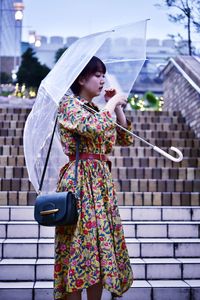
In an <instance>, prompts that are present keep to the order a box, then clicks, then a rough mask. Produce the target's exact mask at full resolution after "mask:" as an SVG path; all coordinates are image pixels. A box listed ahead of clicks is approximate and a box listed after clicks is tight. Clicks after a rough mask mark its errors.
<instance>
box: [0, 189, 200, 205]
mask: <svg viewBox="0 0 200 300" xmlns="http://www.w3.org/2000/svg"><path fill="white" fill-rule="evenodd" d="M36 197H37V194H36V192H35V191H0V199H1V201H0V206H3V205H20V206H23V205H34V203H35V199H36ZM117 198H118V204H119V205H124V206H128V205H134V206H136V205H139V206H142V205H145V206H148V205H152V206H157V205H161V206H177V205H181V206H185V205H188V206H191V205H197V206H198V205H200V193H199V192H117Z"/></svg>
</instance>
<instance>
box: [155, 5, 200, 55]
mask: <svg viewBox="0 0 200 300" xmlns="http://www.w3.org/2000/svg"><path fill="white" fill-rule="evenodd" d="M156 6H157V7H159V8H168V9H169V8H171V9H174V10H175V11H176V12H174V13H173V14H168V17H169V21H171V22H173V23H179V24H182V25H183V26H184V27H185V28H186V30H187V47H188V54H189V55H192V53H193V52H194V48H193V47H192V30H193V29H194V30H196V31H197V30H198V28H199V30H200V18H199V16H200V15H199V8H200V0H162V4H156ZM170 36H171V37H172V38H173V39H175V38H176V36H175V35H170ZM177 36H178V38H179V39H180V40H182V41H183V38H182V36H181V35H180V33H179V34H178V35H177Z"/></svg>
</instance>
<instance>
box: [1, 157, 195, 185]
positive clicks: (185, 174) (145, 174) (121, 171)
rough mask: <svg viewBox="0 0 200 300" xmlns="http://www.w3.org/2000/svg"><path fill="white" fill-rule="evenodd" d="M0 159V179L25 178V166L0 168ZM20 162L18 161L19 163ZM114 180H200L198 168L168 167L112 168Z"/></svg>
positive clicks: (26, 173) (26, 174) (26, 175)
mask: <svg viewBox="0 0 200 300" xmlns="http://www.w3.org/2000/svg"><path fill="white" fill-rule="evenodd" d="M1 162H2V160H1V159H0V178H7V179H12V178H27V177H28V172H27V168H26V167H25V166H17V167H15V166H14V167H13V166H6V167H1ZM19 162H20V161H19ZM112 176H113V178H114V179H132V178H137V179H145V178H146V179H185V180H193V179H200V167H199V168H190V167H188V168H186V167H183V168H181V167H180V168H173V169H172V168H169V167H162V168H159V167H157V168H156V167H136V168H134V167H112Z"/></svg>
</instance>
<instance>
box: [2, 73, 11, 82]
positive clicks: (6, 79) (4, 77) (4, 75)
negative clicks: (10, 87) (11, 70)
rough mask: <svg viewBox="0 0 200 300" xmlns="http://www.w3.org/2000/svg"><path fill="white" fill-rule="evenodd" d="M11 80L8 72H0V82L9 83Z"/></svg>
mask: <svg viewBox="0 0 200 300" xmlns="http://www.w3.org/2000/svg"><path fill="white" fill-rule="evenodd" d="M11 82H12V77H11V75H10V74H8V73H6V72H1V73H0V83H3V84H6V83H11Z"/></svg>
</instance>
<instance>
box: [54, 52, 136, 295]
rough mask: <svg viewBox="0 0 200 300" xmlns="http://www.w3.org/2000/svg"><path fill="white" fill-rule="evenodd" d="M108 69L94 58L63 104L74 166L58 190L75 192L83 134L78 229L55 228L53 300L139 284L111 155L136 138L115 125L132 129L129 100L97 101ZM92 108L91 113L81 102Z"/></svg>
mask: <svg viewBox="0 0 200 300" xmlns="http://www.w3.org/2000/svg"><path fill="white" fill-rule="evenodd" d="M105 73H106V67H105V65H104V64H103V62H102V61H101V60H100V59H99V58H97V57H95V56H94V57H92V59H91V60H90V61H89V63H88V64H87V65H86V67H85V68H84V70H83V71H82V72H81V74H80V75H79V76H78V78H77V79H76V80H75V82H74V83H73V84H72V86H71V90H72V92H73V94H74V95H73V96H67V95H65V96H64V97H63V98H62V100H61V101H60V104H59V109H58V121H59V132H60V137H61V143H62V146H63V150H64V152H65V153H66V155H68V156H69V162H68V163H67V164H66V165H65V166H64V167H63V168H62V169H61V171H60V179H59V181H58V188H57V191H65V190H72V191H75V186H74V179H75V157H74V155H75V151H76V145H75V139H74V136H73V134H75V133H76V134H77V133H78V134H79V136H80V147H79V152H80V154H79V159H80V160H79V163H78V180H77V187H76V188H78V190H79V191H80V198H79V201H78V203H77V208H78V212H79V218H78V222H77V224H76V225H68V226H62V227H56V233H55V269H54V299H59V300H61V299H62V300H63V299H67V300H80V299H81V292H82V290H83V289H84V288H86V289H87V297H88V300H94V299H95V300H100V299H101V295H102V290H103V288H105V289H107V290H108V291H110V292H111V294H112V296H113V297H114V296H121V295H122V294H123V293H124V292H125V291H127V290H128V289H129V288H130V287H131V285H132V283H133V280H134V277H133V273H132V268H131V264H130V259H129V255H128V250H127V246H126V242H125V238H124V231H123V227H122V224H121V219H120V214H119V209H118V201H117V196H116V190H115V186H114V183H113V179H112V174H111V168H110V161H109V160H108V157H107V155H106V154H108V153H110V152H111V150H112V147H113V146H114V145H115V143H116V142H117V143H118V144H119V145H122V146H128V145H131V144H132V143H133V137H132V136H131V135H130V134H128V133H126V132H125V131H124V130H123V129H121V128H119V127H118V126H116V124H115V123H114V121H113V119H112V114H113V113H114V112H115V113H116V117H117V122H118V123H119V124H120V125H122V126H123V127H126V128H128V129H129V130H132V124H131V122H130V121H129V120H128V119H126V117H125V115H124V112H123V107H122V106H124V105H126V104H127V99H126V98H125V97H124V96H123V95H121V94H118V93H116V91H115V90H111V89H110V90H107V91H106V93H105V106H104V108H103V109H101V110H99V108H98V107H97V106H96V105H95V104H94V103H93V102H92V100H93V98H94V97H96V96H98V95H99V94H100V93H101V91H102V89H103V85H104V83H105V78H104V75H105ZM79 101H81V102H82V103H84V104H86V105H87V107H88V108H89V107H91V108H93V109H94V110H95V111H96V112H95V113H91V111H90V112H89V111H88V110H87V109H85V108H84V107H83V106H82V105H81V103H80V102H79Z"/></svg>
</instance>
